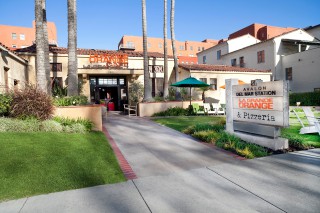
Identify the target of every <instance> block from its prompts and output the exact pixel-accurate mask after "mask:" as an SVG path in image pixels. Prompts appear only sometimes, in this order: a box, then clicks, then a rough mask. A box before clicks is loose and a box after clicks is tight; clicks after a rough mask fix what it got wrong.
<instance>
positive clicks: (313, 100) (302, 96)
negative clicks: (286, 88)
mask: <svg viewBox="0 0 320 213" xmlns="http://www.w3.org/2000/svg"><path fill="white" fill-rule="evenodd" d="M289 102H290V106H296V103H297V102H300V105H301V106H320V92H304V93H291V94H290V95H289Z"/></svg>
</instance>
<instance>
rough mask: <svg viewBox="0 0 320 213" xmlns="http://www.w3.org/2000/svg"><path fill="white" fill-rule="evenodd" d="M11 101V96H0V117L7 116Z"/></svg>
mask: <svg viewBox="0 0 320 213" xmlns="http://www.w3.org/2000/svg"><path fill="white" fill-rule="evenodd" d="M12 100H13V98H12V94H9V93H6V94H0V116H8V115H9V111H10V106H11V102H12Z"/></svg>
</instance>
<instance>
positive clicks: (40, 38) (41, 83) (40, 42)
mask: <svg viewBox="0 0 320 213" xmlns="http://www.w3.org/2000/svg"><path fill="white" fill-rule="evenodd" d="M43 2H44V0H35V22H36V23H35V24H36V52H37V53H36V72H37V86H38V88H39V89H41V90H42V91H44V92H46V93H48V79H47V75H46V62H45V61H46V57H45V55H46V51H45V46H46V42H45V35H44V27H43V23H44V20H45V10H43V9H44V7H45V3H44V4H43ZM48 53H49V52H48ZM48 59H49V57H48ZM48 63H49V60H48Z"/></svg>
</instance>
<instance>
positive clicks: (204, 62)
mask: <svg viewBox="0 0 320 213" xmlns="http://www.w3.org/2000/svg"><path fill="white" fill-rule="evenodd" d="M202 63H203V64H206V63H207V56H206V55H204V56H202Z"/></svg>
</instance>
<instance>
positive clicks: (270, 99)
mask: <svg viewBox="0 0 320 213" xmlns="http://www.w3.org/2000/svg"><path fill="white" fill-rule="evenodd" d="M236 80H237V79H228V80H226V100H227V102H226V103H227V125H226V127H227V128H226V129H227V131H228V132H230V133H234V134H236V135H237V136H239V137H240V138H242V139H243V140H246V141H248V142H251V143H256V144H259V145H262V146H265V147H268V148H270V149H273V150H278V149H286V148H288V140H287V139H283V138H280V137H279V136H280V128H281V127H288V126H289V100H288V99H289V98H288V97H289V96H288V83H287V81H272V82H262V81H261V80H256V81H252V82H251V84H243V85H236V83H235V81H236ZM228 110H229V111H228Z"/></svg>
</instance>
